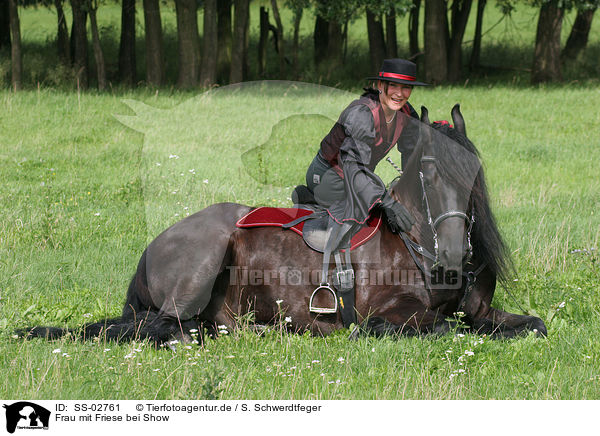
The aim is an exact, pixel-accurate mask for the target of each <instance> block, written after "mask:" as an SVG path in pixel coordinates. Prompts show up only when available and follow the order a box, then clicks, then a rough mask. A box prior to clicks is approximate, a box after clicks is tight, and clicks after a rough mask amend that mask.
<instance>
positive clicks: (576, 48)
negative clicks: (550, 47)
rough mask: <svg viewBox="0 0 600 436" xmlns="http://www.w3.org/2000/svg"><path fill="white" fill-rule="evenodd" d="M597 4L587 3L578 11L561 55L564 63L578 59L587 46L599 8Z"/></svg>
mask: <svg viewBox="0 0 600 436" xmlns="http://www.w3.org/2000/svg"><path fill="white" fill-rule="evenodd" d="M597 3H598V2H596V3H591V4H590V3H587V2H586V3H584V4H583V5H581V6H580V9H578V11H577V17H576V18H575V22H574V23H573V27H572V28H571V32H570V33H569V38H568V39H567V43H566V45H565V47H564V48H563V50H562V52H561V55H560V57H561V60H562V61H566V60H572V59H576V58H577V57H578V56H579V54H580V53H581V52H582V51H583V50H584V49H585V47H586V46H587V42H588V37H589V35H590V30H591V28H592V20H593V18H594V13H595V12H596V9H597V8H598V4H597Z"/></svg>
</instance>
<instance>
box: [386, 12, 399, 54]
mask: <svg viewBox="0 0 600 436" xmlns="http://www.w3.org/2000/svg"><path fill="white" fill-rule="evenodd" d="M385 48H386V49H387V50H386V56H387V57H388V58H397V57H398V36H397V33H396V11H395V10H393V9H391V10H390V12H388V13H387V14H385Z"/></svg>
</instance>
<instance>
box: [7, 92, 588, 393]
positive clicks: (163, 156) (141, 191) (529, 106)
mask: <svg viewBox="0 0 600 436" xmlns="http://www.w3.org/2000/svg"><path fill="white" fill-rule="evenodd" d="M227 91H228V90H227V89H223V90H222V91H221V94H218V95H220V96H221V97H218V98H217V97H214V98H212V99H203V98H200V97H198V96H195V95H193V94H191V93H190V94H184V93H176V94H172V93H168V92H162V91H159V92H158V93H153V92H149V91H138V92H135V93H133V92H132V93H124V94H118V93H115V94H105V95H96V94H94V93H89V94H81V95H79V96H78V95H77V94H73V93H68V92H67V93H65V92H60V91H53V90H43V89H42V90H40V91H26V92H22V93H19V94H13V93H9V92H2V93H1V94H0V104H1V108H0V114H1V115H0V116H1V118H0V125H1V126H2V127H1V130H0V183H1V185H2V190H1V191H0V217H1V218H0V343H1V345H0V356H1V357H0V362H1V363H0V367H1V368H2V369H3V370H2V376H0V397H2V398H6V399H11V398H30V399H57V398H61V399H113V398H114V399H117V398H119V399H125V398H144V399H150V398H160V399H201V398H220V399H237V398H248V399H270V398H274V399H288V398H294V399H408V398H411V399H520V398H535V399H584V398H585V399H598V398H599V397H600V372H599V371H598V368H599V367H600V365H599V361H600V346H599V345H598V344H599V343H598V341H597V337H598V334H599V333H600V311H599V309H598V301H600V294H599V293H600V286H599V285H600V276H599V270H598V251H597V250H598V245H599V244H598V241H599V237H600V230H599V229H600V225H599V224H600V219H599V218H598V212H597V211H598V208H599V207H598V206H599V199H600V181H599V179H598V177H597V174H598V172H599V170H600V168H599V166H600V164H599V163H598V162H600V147H599V146H600V140H599V139H598V136H597V134H596V133H595V130H596V126H597V125H598V123H599V122H600V115H599V114H598V111H597V107H598V102H599V101H600V89H598V88H597V87H594V86H580V87H573V86H571V87H546V88H536V89H528V88H509V87H506V86H502V87H500V86H492V87H490V88H488V87H476V86H469V87H466V88H464V87H439V88H436V89H427V90H425V89H423V90H421V89H420V90H418V91H415V92H414V93H413V96H412V98H411V101H412V102H413V103H414V105H415V106H416V107H419V106H420V105H421V104H425V105H427V106H428V107H429V108H430V116H431V117H432V119H442V118H448V113H449V110H450V107H451V106H452V104H454V103H455V102H460V103H461V105H462V110H463V114H464V116H465V119H466V122H467V131H468V133H469V136H470V137H471V139H472V140H473V141H474V142H475V144H476V145H477V147H478V148H479V150H480V151H481V154H482V159H483V162H484V166H485V168H486V170H487V178H488V184H489V186H490V191H491V197H492V205H493V208H494V211H495V213H496V215H497V217H498V220H499V223H500V227H501V230H502V232H503V234H504V235H505V237H506V240H507V242H508V245H509V247H510V249H511V251H512V252H513V254H514V258H515V261H516V266H517V270H518V273H519V277H518V281H515V282H514V286H513V287H512V288H511V294H512V295H513V296H514V299H513V298H511V297H510V296H509V295H508V294H507V293H506V292H505V291H504V290H502V289H499V290H498V292H497V294H496V296H495V299H494V306H495V307H499V308H503V309H505V310H509V311H512V312H520V307H523V308H524V309H526V310H527V311H529V312H530V313H535V314H538V315H539V316H540V317H542V318H543V319H544V321H545V322H546V323H547V325H548V328H549V337H548V338H547V339H538V338H535V337H533V336H528V337H524V338H519V339H514V340H505V341H491V340H489V339H488V338H480V337H478V336H473V335H467V336H466V337H457V336H454V335H452V334H450V335H446V336H444V337H442V338H425V339H422V338H413V339H407V338H401V339H397V340H395V339H391V338H388V339H374V338H364V339H360V340H359V341H356V342H349V341H347V339H346V336H347V333H348V332H347V331H342V332H339V333H337V334H334V335H332V336H329V337H327V338H313V337H310V336H306V335H294V334H287V333H284V332H282V331H281V329H280V328H278V327H277V326H276V327H275V328H274V329H273V330H272V331H270V332H268V333H267V334H266V335H265V336H264V337H259V336H257V335H255V334H254V333H251V332H250V331H249V330H248V329H245V328H241V329H240V330H238V331H232V332H230V334H229V335H226V336H222V337H220V338H219V339H217V340H208V341H207V343H206V344H205V347H204V348H198V347H192V348H190V349H188V348H185V347H184V346H181V345H180V346H178V347H177V351H176V352H173V351H170V350H167V349H159V350H155V349H153V348H152V347H150V346H148V345H146V344H143V343H142V344H140V343H134V344H114V343H110V344H107V343H104V342H102V341H100V342H93V341H92V342H78V341H75V342H74V341H71V340H67V339H65V340H62V341H56V342H52V343H48V342H45V341H41V340H34V341H23V340H21V339H13V338H12V334H13V330H14V328H17V327H23V326H25V325H32V324H44V325H69V326H77V325H80V324H82V323H84V322H87V321H90V320H95V319H99V318H103V317H105V316H116V315H118V314H119V313H120V311H121V307H122V303H123V301H124V295H125V291H126V288H127V285H128V281H129V279H130V277H131V275H132V274H133V272H134V269H135V266H136V264H137V261H138V259H139V256H140V254H141V252H142V251H143V249H144V247H145V246H146V244H147V242H148V241H149V240H150V239H152V238H153V237H154V236H156V235H157V234H158V232H160V231H161V230H163V229H164V228H166V227H167V226H168V225H170V224H172V223H174V222H176V221H177V220H179V219H181V218H183V217H184V216H185V215H186V214H187V213H192V212H193V211H195V210H198V209H201V208H203V207H205V206H207V205H209V204H211V203H214V202H219V201H237V202H242V203H246V204H253V205H277V206H279V205H289V204H290V203H289V201H288V196H289V193H290V189H291V187H292V186H293V185H294V184H295V183H296V182H297V181H298V177H301V176H302V174H303V171H304V170H305V168H306V167H307V165H308V163H309V162H308V160H307V157H310V156H311V154H312V153H313V152H314V151H315V150H316V148H317V146H318V141H319V140H320V138H321V137H322V136H323V135H324V134H325V133H326V132H327V131H328V129H329V122H328V121H327V119H326V118H330V119H331V118H333V119H335V117H337V114H338V113H339V111H340V110H341V109H342V108H343V107H344V105H345V104H346V103H347V102H348V101H349V99H352V98H353V96H354V95H356V93H355V92H353V93H346V92H343V91H332V92H331V93H328V94H327V93H326V94H322V96H321V97H317V96H315V95H309V96H308V97H307V96H306V94H310V93H306V94H302V93H300V94H294V93H293V92H292V93H291V94H290V95H288V96H287V97H285V96H283V95H282V94H281V93H280V92H279V91H278V90H277V89H276V90H275V91H273V90H270V91H269V90H267V91H265V92H266V93H265V94H264V95H262V96H260V97H257V96H256V94H255V93H245V92H229V93H228V92H227ZM215 95H217V94H215ZM316 98H320V100H316V101H317V102H318V104H315V99H316ZM125 102H127V104H126V103H125ZM135 102H143V103H144V104H140V103H135ZM298 114H300V115H298ZM115 115H119V116H118V119H117V117H115ZM119 120H121V121H122V122H124V123H126V124H127V125H130V126H133V127H135V128H136V129H138V130H140V131H143V132H144V134H142V133H140V132H139V131H136V130H134V129H131V128H129V127H126V126H125V125H124V124H123V123H122V122H120V121H119ZM271 128H273V129H272V130H271ZM215 132H218V133H215ZM286 132H294V136H293V137H292V138H290V139H289V140H288V141H286V140H284V139H283V138H285V137H287V135H285V133H286ZM257 147H258V148H257ZM261 147H263V149H265V147H266V149H267V150H269V152H268V153H263V159H266V160H265V161H264V165H265V166H264V168H268V167H269V164H270V163H277V164H278V165H280V166H281V170H279V171H277V172H275V173H269V174H267V176H268V177H269V178H271V179H272V180H274V181H275V182H276V184H274V185H264V184H263V183H261V178H260V177H261V174H262V175H263V176H265V173H264V171H263V173H261V172H260V166H259V165H258V163H256V164H252V167H251V168H249V167H248V165H245V163H247V162H251V160H246V161H245V160H244V159H243V158H242V156H243V155H244V153H245V152H252V151H254V153H255V154H252V153H250V154H249V155H248V156H249V158H252V157H253V156H256V150H260V149H261ZM290 149H302V151H298V153H297V154H296V155H295V157H294V158H290V155H289V153H285V151H289V150H290ZM171 155H173V156H178V158H176V157H171ZM393 158H394V160H396V161H398V159H399V157H398V156H397V154H396V152H395V151H394V155H393ZM255 162H258V161H255ZM157 163H160V165H157ZM191 170H193V171H191ZM378 171H379V172H380V174H381V175H382V177H383V178H384V179H385V180H390V179H391V178H392V177H393V176H394V170H393V169H392V168H388V166H387V165H385V164H382V166H381V168H378ZM163 176H164V178H163ZM173 192H175V194H173ZM590 248H595V251H591V252H575V253H573V251H574V250H583V249H590ZM563 302H564V304H561V303H563ZM560 306H563V307H560ZM241 324H242V327H243V325H244V322H243V321H242V322H241ZM58 349H60V352H59V351H57V352H54V351H55V350H58ZM136 350H137V351H136ZM466 351H468V352H469V353H465V352H466ZM471 352H472V355H471ZM461 356H463V357H461ZM460 370H464V372H462V371H460ZM14 374H19V383H15V376H14Z"/></svg>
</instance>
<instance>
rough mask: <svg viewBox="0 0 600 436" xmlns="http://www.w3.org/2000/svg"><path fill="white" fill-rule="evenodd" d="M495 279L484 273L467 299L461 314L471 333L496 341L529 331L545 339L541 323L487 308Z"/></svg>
mask: <svg viewBox="0 0 600 436" xmlns="http://www.w3.org/2000/svg"><path fill="white" fill-rule="evenodd" d="M495 288H496V277H495V276H494V275H493V274H492V273H491V272H489V271H488V270H484V271H483V272H482V273H481V274H480V276H479V277H478V278H477V282H476V285H475V288H474V289H473V291H472V293H471V295H470V296H469V297H468V299H467V304H466V306H465V308H464V312H465V313H466V314H467V316H468V318H469V324H470V326H471V328H472V330H473V331H474V332H476V333H478V334H482V335H483V334H486V335H490V336H493V337H499V338H510V337H514V336H518V335H522V334H525V333H527V332H530V331H533V332H534V333H536V334H539V335H543V336H546V335H547V333H548V332H547V330H546V326H545V325H544V322H543V321H542V320H541V319H540V318H537V317H535V316H528V315H518V314H515V313H509V312H505V311H502V310H499V309H494V308H493V307H491V304H492V298H493V296H494V290H495Z"/></svg>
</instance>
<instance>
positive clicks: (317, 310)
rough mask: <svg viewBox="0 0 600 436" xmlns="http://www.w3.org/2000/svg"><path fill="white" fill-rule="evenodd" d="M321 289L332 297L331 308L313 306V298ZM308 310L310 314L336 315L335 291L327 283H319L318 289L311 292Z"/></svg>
mask: <svg viewBox="0 0 600 436" xmlns="http://www.w3.org/2000/svg"><path fill="white" fill-rule="evenodd" d="M321 289H325V290H327V291H329V292H330V293H331V295H332V297H333V308H331V307H315V306H313V300H314V298H315V295H317V292H319V291H320V290H321ZM308 310H309V311H310V312H312V313H336V312H337V310H338V304H337V296H336V294H335V291H334V290H333V289H332V288H331V286H330V285H329V283H321V284H320V285H319V287H318V288H317V289H315V290H314V291H313V293H312V295H311V296H310V300H309V302H308Z"/></svg>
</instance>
